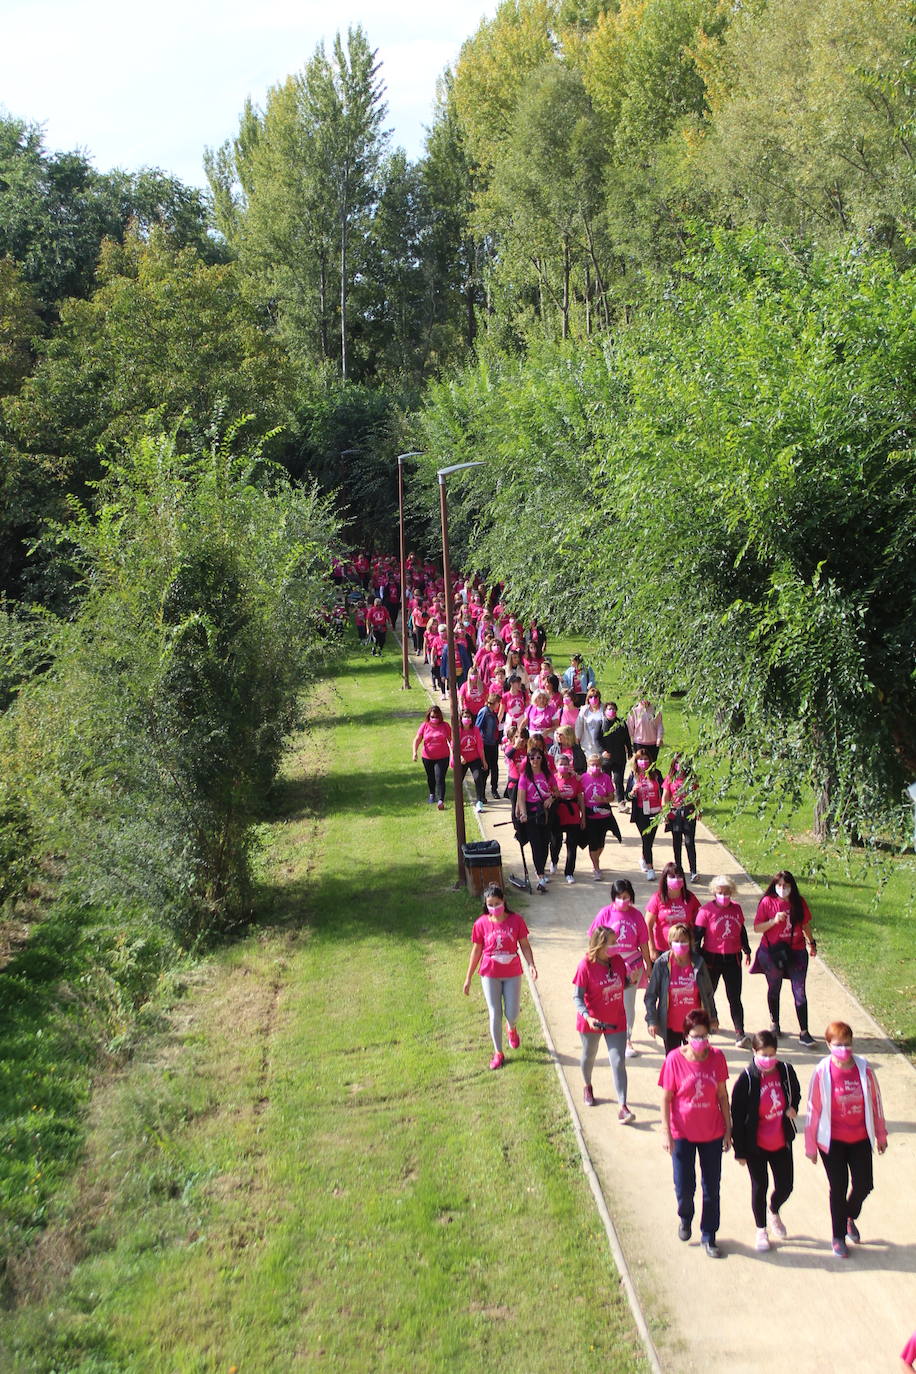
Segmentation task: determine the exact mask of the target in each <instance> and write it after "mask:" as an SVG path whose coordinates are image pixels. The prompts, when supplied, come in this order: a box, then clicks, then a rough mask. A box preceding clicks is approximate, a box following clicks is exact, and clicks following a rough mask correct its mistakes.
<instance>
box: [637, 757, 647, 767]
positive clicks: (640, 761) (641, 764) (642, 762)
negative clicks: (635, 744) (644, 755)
mask: <svg viewBox="0 0 916 1374" xmlns="http://www.w3.org/2000/svg"><path fill="white" fill-rule="evenodd" d="M636 767H637V768H643V769H645V768H648V767H649V760H648V759H637V760H636Z"/></svg>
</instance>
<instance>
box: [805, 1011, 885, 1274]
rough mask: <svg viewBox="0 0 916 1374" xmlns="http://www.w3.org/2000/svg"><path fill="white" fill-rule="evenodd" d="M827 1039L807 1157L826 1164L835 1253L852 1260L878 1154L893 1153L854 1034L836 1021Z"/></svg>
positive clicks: (813, 1087) (813, 1097)
mask: <svg viewBox="0 0 916 1374" xmlns="http://www.w3.org/2000/svg"><path fill="white" fill-rule="evenodd" d="M824 1039H825V1040H826V1041H827V1048H828V1049H829V1051H830V1053H829V1054H828V1055H827V1056H826V1058H824V1059H822V1060H821V1061H820V1063H819V1064H818V1065H817V1067H816V1068H815V1070H814V1072H813V1074H812V1075H811V1083H810V1085H809V1088H808V1124H807V1126H806V1128H805V1154H806V1155H807V1157H808V1158H809V1159H810V1160H811V1163H812V1164H816V1163H817V1157H818V1155H820V1157H821V1159H822V1160H823V1164H824V1169H825V1171H826V1174H827V1179H828V1182H829V1184H830V1225H831V1229H832V1232H833V1253H834V1254H835V1255H836V1257H837V1259H848V1258H849V1249H848V1245H849V1243H850V1242H852V1243H853V1244H855V1245H859V1244H861V1240H862V1238H861V1236H860V1235H859V1227H858V1225H857V1222H858V1218H859V1214H860V1212H861V1211H862V1203H863V1202H864V1201H865V1199H866V1198H867V1197H868V1195H869V1193H870V1192H871V1191H872V1188H873V1187H874V1175H873V1171H872V1152H873V1151H874V1150H877V1152H878V1154H879V1155H883V1154H884V1151H885V1150H886V1149H887V1122H886V1121H885V1119H884V1107H883V1105H882V1102H881V1092H880V1089H879V1088H878V1080H877V1078H876V1077H875V1071H874V1069H873V1068H872V1067H871V1065H870V1064H869V1063H868V1061H867V1060H866V1059H863V1058H861V1057H860V1056H859V1055H857V1054H853V1052H852V1028H851V1027H850V1026H848V1025H847V1024H846V1022H845V1021H831V1022H830V1025H829V1026H828V1027H827V1029H826V1030H825V1032H824ZM847 1189H848V1190H849V1191H848V1193H847Z"/></svg>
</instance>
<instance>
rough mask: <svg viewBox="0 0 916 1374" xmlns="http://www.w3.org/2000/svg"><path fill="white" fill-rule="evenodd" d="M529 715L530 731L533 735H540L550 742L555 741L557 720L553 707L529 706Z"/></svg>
mask: <svg viewBox="0 0 916 1374" xmlns="http://www.w3.org/2000/svg"><path fill="white" fill-rule="evenodd" d="M527 715H528V729H529V731H530V732H531V734H532V735H533V734H536V733H540V734H542V735H543V736H544V738H545V739H547V740H548V742H549V741H550V740H552V739H553V732H554V730H555V729H556V726H557V718H556V715H555V714H554V710H553V707H552V706H529V707H528V712H527Z"/></svg>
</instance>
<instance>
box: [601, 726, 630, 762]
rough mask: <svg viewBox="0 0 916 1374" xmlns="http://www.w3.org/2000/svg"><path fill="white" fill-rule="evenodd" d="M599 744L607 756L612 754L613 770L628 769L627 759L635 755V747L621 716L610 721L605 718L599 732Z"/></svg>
mask: <svg viewBox="0 0 916 1374" xmlns="http://www.w3.org/2000/svg"><path fill="white" fill-rule="evenodd" d="M598 744H599V746H600V747H601V748H602V749H603V750H604V752H605V753H606V754H610V756H611V767H612V768H625V767H626V762H627V759H628V758H629V757H630V755H631V754H632V753H633V745H632V744H631V742H630V732H629V730H628V729H627V723H626V721H625V720H621V719H620V717H619V716H618V717H617V719H616V720H608V718H607V716H605V718H604V724H603V725H602V727H601V729H600V730H599V732H598Z"/></svg>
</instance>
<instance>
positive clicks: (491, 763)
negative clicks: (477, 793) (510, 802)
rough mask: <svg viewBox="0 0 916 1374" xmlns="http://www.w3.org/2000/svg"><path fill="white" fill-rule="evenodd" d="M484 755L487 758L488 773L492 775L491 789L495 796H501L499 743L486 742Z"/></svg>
mask: <svg viewBox="0 0 916 1374" xmlns="http://www.w3.org/2000/svg"><path fill="white" fill-rule="evenodd" d="M483 752H484V757H485V758H486V760H487V773H488V774H489V777H490V791H491V792H492V794H493V796H494V797H498V796H499V745H498V744H485V745H484V746H483Z"/></svg>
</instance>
